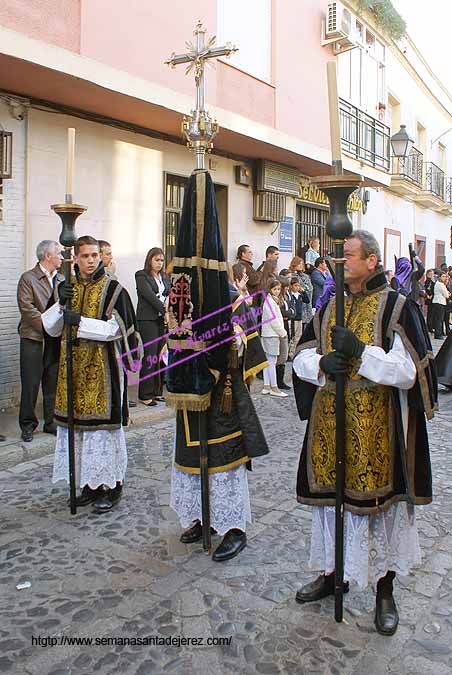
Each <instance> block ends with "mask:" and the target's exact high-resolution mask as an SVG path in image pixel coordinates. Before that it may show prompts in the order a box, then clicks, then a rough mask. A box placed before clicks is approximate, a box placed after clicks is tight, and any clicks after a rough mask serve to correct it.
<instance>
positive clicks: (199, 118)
mask: <svg viewBox="0 0 452 675" xmlns="http://www.w3.org/2000/svg"><path fill="white" fill-rule="evenodd" d="M206 32H207V31H206V29H205V28H204V27H203V25H202V23H201V22H200V21H198V23H197V24H196V28H195V31H194V33H193V34H194V36H195V37H196V44H193V43H192V42H186V43H185V46H186V47H187V49H188V51H187V52H186V53H185V54H175V53H174V52H173V53H172V54H171V57H170V58H169V59H168V60H167V61H165V63H166V64H167V65H169V66H171V67H172V68H175V67H176V66H178V65H180V64H182V63H188V67H187V69H186V71H185V73H186V74H187V75H188V74H189V73H191V72H192V71H194V74H195V84H196V107H195V109H194V110H192V111H191V115H187V116H184V120H183V122H182V133H183V134H184V136H185V138H186V139H187V145H188V147H189V148H190V149H191V150H193V151H194V152H195V155H196V168H197V169H204V168H205V166H204V158H205V154H206V152H210V151H211V150H212V147H213V144H212V141H213V139H214V137H215V136H216V135H217V133H218V130H219V126H218V123H217V121H216V120H212V119H211V117H210V115H209V113H208V111H207V110H206V107H205V100H204V97H205V81H204V68H205V66H206V64H208V63H209V59H218V58H219V57H220V56H230V55H231V54H233V53H234V52H236V51H237V47H235V46H234V45H232V44H231V43H230V42H228V43H226V44H225V46H224V47H215V40H216V36H215V35H214V36H213V37H211V38H209V39H208V40H207V42H206Z"/></svg>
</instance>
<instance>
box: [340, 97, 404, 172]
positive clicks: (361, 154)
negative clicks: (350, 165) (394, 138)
mask: <svg viewBox="0 0 452 675" xmlns="http://www.w3.org/2000/svg"><path fill="white" fill-rule="evenodd" d="M339 112H340V122H341V141H342V150H343V151H344V152H346V153H347V154H349V155H351V156H352V157H355V158H356V159H359V160H361V161H362V162H366V163H367V164H371V165H372V166H374V167H378V168H380V169H384V170H385V171H389V169H390V164H391V157H390V140H389V139H390V129H389V127H388V126H386V124H383V123H382V122H380V121H379V120H377V119H376V118H375V117H372V116H371V115H368V114H367V113H365V112H364V111H363V110H360V109H359V108H357V107H356V106H354V105H351V104H350V103H348V102H347V101H344V99H342V98H340V99H339Z"/></svg>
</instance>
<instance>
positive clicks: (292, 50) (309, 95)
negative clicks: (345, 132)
mask: <svg viewBox="0 0 452 675" xmlns="http://www.w3.org/2000/svg"><path fill="white" fill-rule="evenodd" d="M326 5H327V3H326V2H322V0H303V2H300V1H299V0H284V2H281V3H277V7H278V14H277V16H276V18H275V21H274V32H275V35H274V40H275V43H276V44H275V47H276V54H275V61H274V68H275V76H274V84H275V85H276V128H277V129H278V130H279V131H283V132H285V133H287V134H290V135H292V136H296V137H298V138H301V139H303V140H305V141H308V142H311V143H313V144H315V145H318V146H320V147H324V148H328V147H329V146H330V138H329V113H328V92H327V82H326V62H327V61H329V60H331V59H334V56H333V55H332V52H331V47H322V46H321V44H320V30H321V21H322V18H323V17H324V16H325V8H326Z"/></svg>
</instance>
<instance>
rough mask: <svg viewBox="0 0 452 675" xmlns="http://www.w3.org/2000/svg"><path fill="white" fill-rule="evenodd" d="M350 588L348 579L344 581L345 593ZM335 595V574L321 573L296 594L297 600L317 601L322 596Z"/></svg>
mask: <svg viewBox="0 0 452 675" xmlns="http://www.w3.org/2000/svg"><path fill="white" fill-rule="evenodd" d="M349 590H350V587H349V583H348V581H345V582H344V593H348V591H349ZM329 595H334V574H328V575H327V576H325V574H321V575H320V576H319V577H317V579H315V580H314V581H311V582H310V583H309V584H306V585H305V586H303V587H302V588H300V590H299V591H297V594H296V596H295V600H296V601H297V602H317V600H322V598H327V597H328V596H329Z"/></svg>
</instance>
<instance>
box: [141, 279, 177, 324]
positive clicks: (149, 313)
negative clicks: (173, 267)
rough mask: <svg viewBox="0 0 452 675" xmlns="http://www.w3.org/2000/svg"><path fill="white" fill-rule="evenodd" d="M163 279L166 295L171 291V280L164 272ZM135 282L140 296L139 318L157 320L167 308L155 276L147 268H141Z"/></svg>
mask: <svg viewBox="0 0 452 675" xmlns="http://www.w3.org/2000/svg"><path fill="white" fill-rule="evenodd" d="M162 281H163V283H164V284H165V290H164V295H165V297H166V296H167V295H168V293H169V289H170V281H169V279H168V277H166V276H165V275H164V274H162ZM135 282H136V285H137V296H138V304H137V320H138V321H156V320H157V319H158V318H160V317H163V315H164V313H165V308H164V306H163V302H161V301H160V299H159V297H158V292H159V289H158V286H157V282H156V280H155V279H154V277H153V276H151V275H150V274H148V273H147V272H145V270H139V271H138V272H136V273H135Z"/></svg>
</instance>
